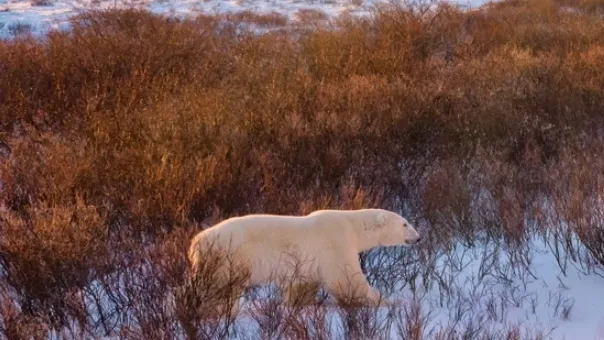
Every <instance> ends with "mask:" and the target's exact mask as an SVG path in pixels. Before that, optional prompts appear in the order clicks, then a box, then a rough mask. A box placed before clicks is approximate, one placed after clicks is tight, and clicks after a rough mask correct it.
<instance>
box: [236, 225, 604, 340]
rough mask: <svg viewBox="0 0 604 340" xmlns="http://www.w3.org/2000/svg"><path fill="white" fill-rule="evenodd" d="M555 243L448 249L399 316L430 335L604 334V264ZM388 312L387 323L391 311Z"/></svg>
mask: <svg viewBox="0 0 604 340" xmlns="http://www.w3.org/2000/svg"><path fill="white" fill-rule="evenodd" d="M555 242H556V241H555V240H554V239H553V237H549V238H548V239H545V240H544V239H537V238H535V239H533V240H530V241H528V242H527V244H526V248H525V251H524V252H520V253H518V252H514V254H515V255H514V257H513V258H512V257H511V256H510V254H509V253H508V252H507V251H506V250H505V249H503V248H496V247H494V246H493V245H491V246H484V245H480V246H474V247H472V248H469V247H465V246H461V245H460V246H458V247H457V248H456V249H454V250H453V251H452V252H448V253H447V254H442V257H440V258H439V259H438V260H437V262H436V263H437V266H436V267H435V268H434V269H433V270H431V271H430V273H426V272H424V273H418V274H419V275H418V276H417V278H416V279H415V280H414V281H415V282H416V287H414V288H411V286H410V285H408V284H406V286H405V287H403V288H402V289H401V290H400V291H399V292H398V293H395V295H394V296H398V297H399V299H397V300H398V301H399V303H401V305H400V306H406V307H405V308H402V309H401V310H403V313H402V315H400V316H402V317H399V318H398V320H406V319H413V316H414V315H415V314H414V313H417V312H418V311H419V315H420V316H421V318H422V319H423V326H424V328H423V336H424V338H426V339H433V338H440V339H451V340H458V339H467V338H468V336H470V338H472V336H471V335H469V334H468V333H471V330H472V329H474V330H475V331H476V330H482V331H483V332H484V331H485V330H487V331H489V332H491V334H493V335H494V336H493V337H491V338H493V339H499V338H501V339H503V338H506V337H505V336H504V335H505V334H506V330H507V331H509V330H510V329H513V328H514V327H517V329H518V330H519V331H520V334H518V337H517V339H538V338H539V336H542V337H541V339H555V340H575V339H576V340H604V308H603V306H602V304H603V303H604V299H603V297H604V275H603V274H604V268H602V267H600V268H599V269H597V270H595V271H592V272H587V271H586V270H585V269H584V268H580V266H579V265H578V264H576V263H575V264H571V263H570V262H568V263H567V264H563V263H562V264H561V262H564V261H560V262H559V260H560V259H565V258H567V256H566V254H564V253H563V252H560V253H558V255H555V254H556V252H555V251H553V250H552V248H555V246H554V245H555ZM561 268H565V269H564V270H563V269H561ZM596 268H597V267H596ZM420 271H421V268H420ZM416 273H417V272H416ZM426 274H428V275H426ZM411 277H413V274H412V275H411ZM424 278H426V280H424ZM423 282H428V283H429V284H428V285H425V284H424V283H423ZM390 298H392V296H391V297H390ZM244 306H245V304H244ZM412 306H419V307H420V309H419V310H414V309H413V308H412ZM249 308H250V306H249V305H247V307H244V309H243V310H244V311H245V312H244V315H246V316H244V317H243V318H242V319H241V321H242V323H243V324H244V325H245V326H243V327H244V328H249V329H251V331H252V332H254V331H256V329H255V327H254V326H255V323H254V322H251V319H248V318H249V317H250V315H255V314H256V315H257V313H259V312H258V309H257V308H254V307H252V308H251V309H249ZM328 309H330V307H328ZM382 312H383V313H382V317H381V318H383V319H382V320H383V321H382V322H383V323H384V324H385V323H387V321H385V320H386V319H388V317H387V316H386V315H387V312H386V310H383V311H382ZM260 313H261V312H260ZM328 314H329V313H328ZM378 319H380V317H378ZM395 319H397V318H395ZM395 322H396V320H395ZM398 326H399V325H397V324H396V323H395V324H392V325H391V326H389V328H390V333H391V334H392V336H391V338H392V339H399V338H402V337H401V336H400V335H399V334H400V333H399V330H400V328H398ZM402 326H403V327H402V328H403V329H404V328H405V325H402ZM330 327H331V329H332V330H331V331H332V332H333V333H332V334H341V329H342V327H343V325H342V320H341V319H340V316H339V315H338V313H337V312H332V313H331V322H330ZM469 330H470V331H469ZM483 332H481V333H480V334H481V335H485V333H483ZM244 333H245V332H244ZM439 335H440V337H439ZM443 335H445V336H444V337H443ZM335 338H339V337H338V336H336V337H335Z"/></svg>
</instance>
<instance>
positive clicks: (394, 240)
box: [376, 210, 421, 246]
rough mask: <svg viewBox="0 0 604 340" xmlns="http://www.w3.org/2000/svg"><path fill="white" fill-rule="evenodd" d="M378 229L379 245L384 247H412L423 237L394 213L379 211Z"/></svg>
mask: <svg viewBox="0 0 604 340" xmlns="http://www.w3.org/2000/svg"><path fill="white" fill-rule="evenodd" d="M376 227H377V228H376V229H377V231H378V234H379V236H378V238H379V243H380V245H382V246H396V245H403V246H411V245H414V244H416V243H418V242H419V241H420V240H421V236H420V235H419V233H418V232H417V230H415V228H414V227H413V226H412V225H411V223H409V222H408V221H407V220H406V219H405V218H404V217H402V216H401V215H399V214H397V213H395V212H392V211H388V210H379V211H378V214H377V226H376Z"/></svg>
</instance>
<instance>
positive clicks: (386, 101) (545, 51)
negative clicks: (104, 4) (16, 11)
mask: <svg viewBox="0 0 604 340" xmlns="http://www.w3.org/2000/svg"><path fill="white" fill-rule="evenodd" d="M430 5H434V6H427V4H421V3H416V4H407V5H397V6H394V5H388V6H384V7H378V8H376V9H375V10H374V12H373V13H372V15H371V16H369V17H362V18H355V17H352V16H348V15H342V16H340V17H338V18H336V19H330V20H327V19H326V17H325V16H323V15H321V13H314V12H303V13H300V14H301V15H300V17H303V18H304V20H301V21H300V22H298V23H292V22H289V21H288V20H285V19H284V18H280V17H279V16H278V15H276V14H272V15H254V14H253V13H242V14H239V15H229V16H208V15H200V16H197V17H196V18H194V19H187V20H184V19H176V18H171V17H161V16H156V15H152V14H150V13H148V12H144V11H140V10H134V9H127V10H106V11H91V12H87V13H82V14H81V15H78V16H76V17H74V18H73V19H72V21H71V30H69V31H67V32H49V33H48V34H47V35H46V36H45V37H44V38H43V39H35V38H32V37H31V36H29V35H28V34H27V32H21V33H20V34H18V35H17V36H16V37H14V38H13V39H10V40H2V41H0V142H2V150H3V152H2V155H1V157H0V167H1V172H0V180H1V183H2V189H1V193H0V195H1V202H2V204H1V205H2V208H1V212H0V336H1V337H2V338H6V339H22V338H35V339H40V338H49V337H56V338H78V339H81V338H91V337H92V338H99V337H103V336H117V337H120V338H126V339H178V338H187V339H223V338H228V337H238V338H241V339H283V338H285V339H340V338H343V339H369V338H372V339H383V338H390V337H394V338H400V339H427V338H433V339H542V338H545V337H546V336H547V334H548V333H547V332H548V330H547V329H544V330H540V329H531V328H530V325H528V326H527V325H520V324H518V325H514V324H511V325H504V326H501V327H500V326H496V325H497V324H498V322H499V321H501V319H502V315H503V313H504V312H505V310H506V309H507V308H510V307H517V306H518V305H519V304H521V303H522V301H521V300H523V299H525V298H524V297H523V296H522V295H520V294H519V293H518V294H517V293H514V292H513V291H512V293H510V294H507V295H505V296H504V295H501V296H499V295H497V294H494V295H491V296H489V295H488V294H489V292H488V290H484V291H479V290H475V294H483V295H484V296H482V297H481V296H478V298H483V300H481V301H487V302H486V303H485V304H484V306H486V309H484V310H480V311H478V310H476V309H475V308H478V307H479V306H478V305H479V304H476V303H474V304H469V305H468V304H467V301H466V302H464V301H465V300H463V299H460V298H458V290H457V287H455V286H454V285H453V283H452V282H454V277H455V275H458V274H459V275H461V274H460V273H462V271H463V268H461V265H460V264H462V263H464V260H463V259H461V257H463V256H461V255H460V252H459V249H462V248H463V249H466V250H468V251H480V252H481V255H480V256H479V258H478V259H477V260H476V262H474V263H473V265H474V266H477V267H479V270H478V273H479V275H477V276H476V277H475V281H473V282H474V284H479V281H480V280H483V279H484V280H486V279H487V278H489V277H490V278H493V277H496V278H497V279H498V280H500V281H501V282H504V281H506V280H507V281H510V280H512V279H516V278H524V277H526V278H527V279H528V278H529V277H531V276H532V275H538V274H539V273H532V272H531V271H530V270H529V269H527V268H528V267H529V264H530V262H531V249H532V247H533V245H534V243H535V242H542V243H543V244H546V245H547V246H548V247H549V249H550V251H551V252H552V253H553V254H554V255H555V256H556V258H557V260H558V263H559V267H560V273H562V274H563V273H564V272H565V271H566V270H568V268H569V266H571V265H574V266H577V267H579V268H581V270H583V271H585V272H588V273H591V274H593V275H602V269H603V268H604V267H603V266H604V225H603V224H602V222H603V221H602V218H603V217H604V204H602V203H603V202H602V200H603V198H604V187H603V186H604V158H602V157H601V155H602V154H603V152H604V129H603V126H604V125H603V123H604V63H602V60H604V20H602V13H603V10H604V3H602V2H601V1H600V0H535V1H521V0H506V1H503V2H500V3H497V4H492V5H489V6H486V7H484V8H482V9H479V10H473V11H462V10H460V9H457V8H455V7H454V6H452V5H450V4H446V3H442V4H430ZM371 207H380V208H386V209H391V210H395V211H398V212H401V214H402V215H403V216H405V217H406V218H407V219H408V220H409V221H410V222H411V223H412V224H414V225H415V226H416V227H417V228H418V229H419V230H420V232H422V233H423V235H422V236H423V239H424V240H423V241H422V243H421V244H420V245H418V246H416V247H412V248H404V249H399V248H392V249H381V250H376V251H371V252H367V253H363V254H361V256H360V260H361V263H362V265H363V268H364V270H365V271H366V273H367V275H368V277H369V278H370V281H371V283H372V284H373V285H374V286H375V287H376V288H377V289H379V290H380V291H381V292H383V293H384V294H386V295H390V296H396V295H397V294H399V296H401V297H402V299H401V302H400V304H396V305H393V306H390V307H388V308H386V310H384V309H377V310H374V309H366V308H365V309H364V308H358V307H355V306H347V305H346V304H342V305H340V306H339V307H330V308H327V307H323V306H321V305H320V304H318V305H317V306H311V307H306V308H300V309H296V308H290V307H285V306H283V305H282V304H280V303H279V301H280V300H279V296H278V294H276V293H273V292H272V291H271V290H268V291H263V290H258V289H255V288H254V289H250V290H247V291H245V294H246V299H247V300H246V301H249V303H250V304H252V305H254V306H255V307H254V308H252V309H251V312H249V314H247V316H246V315H241V316H237V315H236V316H233V317H225V318H222V319H217V318H214V319H212V318H206V317H204V315H203V314H204V313H205V312H207V311H208V310H209V306H211V305H212V304H215V303H217V302H220V301H219V300H220V299H223V298H230V296H231V295H230V294H222V293H224V292H232V291H239V290H240V289H239V287H238V283H239V281H240V277H239V276H241V275H240V274H242V273H241V272H235V273H233V274H236V275H233V280H231V281H230V282H229V284H227V285H223V286H221V287H214V286H212V285H213V281H212V280H211V278H212V275H213V274H212V273H213V271H214V270H215V269H216V268H217V267H218V265H219V261H220V260H219V259H213V258H212V257H208V259H207V261H205V262H204V265H203V266H201V268H200V269H199V273H198V274H199V275H196V276H190V275H189V274H190V273H189V269H188V266H189V264H188V262H187V258H186V251H187V248H188V246H189V242H190V239H191V237H192V236H193V235H194V234H195V233H196V232H198V231H199V230H201V229H202V228H204V227H207V226H209V225H211V224H213V223H216V222H218V221H221V220H223V219H225V218H227V217H230V216H236V215H243V214H248V213H273V214H306V213H309V212H311V211H314V210H317V209H323V208H332V209H352V208H371ZM430 287H432V288H434V289H437V290H438V292H439V293H438V294H439V299H440V300H439V303H440V305H441V306H444V308H446V309H447V310H449V311H454V313H453V314H454V315H455V317H454V318H450V319H448V322H447V323H444V324H443V323H440V324H435V323H433V322H431V321H430V320H432V319H431V318H432V310H431V309H430V308H426V304H425V303H423V299H424V298H425V295H422V294H420V293H419V292H421V291H422V290H425V289H428V288H430ZM435 287H436V288H435ZM403 290H404V293H403V294H400V292H401V291H403ZM258 296H262V299H257V298H256V297H258ZM553 300H556V298H553ZM533 302H534V303H535V304H537V302H536V301H533ZM552 306H553V307H552V308H553V309H554V310H555V313H557V315H560V317H561V318H571V317H572V314H573V312H574V311H573V309H572V308H573V306H572V304H571V303H568V301H566V300H564V299H562V298H561V297H558V298H557V300H556V301H554V303H552ZM535 308H536V307H535ZM485 310H486V311H487V313H486V314H485V313H483V311H485ZM479 316H480V317H479Z"/></svg>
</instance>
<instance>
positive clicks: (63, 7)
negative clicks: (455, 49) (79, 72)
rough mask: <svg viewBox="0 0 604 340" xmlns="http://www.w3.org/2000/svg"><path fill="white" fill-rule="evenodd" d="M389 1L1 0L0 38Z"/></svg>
mask: <svg viewBox="0 0 604 340" xmlns="http://www.w3.org/2000/svg"><path fill="white" fill-rule="evenodd" d="M451 1H452V2H454V3H457V4H459V5H461V6H464V7H468V8H470V7H475V6H479V5H481V4H483V3H485V2H487V0H451ZM383 2H389V0H224V1H221V0H0V38H10V37H12V36H14V35H16V34H19V32H25V31H31V32H32V33H33V34H34V35H40V34H43V33H44V32H46V31H47V30H49V29H66V28H68V25H67V22H66V21H67V19H68V18H69V17H70V16H72V15H74V14H77V13H78V12H81V11H84V10H89V9H105V8H124V7H135V8H145V9H148V10H150V11H151V12H153V13H158V14H167V15H177V16H194V15H196V14H199V13H210V14H211V13H216V14H224V13H233V12H240V11H252V12H255V13H270V12H277V13H280V14H282V15H285V16H286V17H287V18H288V19H290V20H293V21H295V20H296V18H297V17H296V13H298V12H299V11H300V10H308V9H310V10H318V11H321V12H323V13H325V14H326V15H327V16H328V17H333V16H337V15H339V14H341V13H343V12H348V13H351V14H353V15H364V14H367V13H369V11H370V10H371V8H372V6H374V4H379V3H383Z"/></svg>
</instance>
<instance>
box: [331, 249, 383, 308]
mask: <svg viewBox="0 0 604 340" xmlns="http://www.w3.org/2000/svg"><path fill="white" fill-rule="evenodd" d="M322 273H323V280H324V285H325V289H326V290H327V291H328V292H329V294H331V295H332V296H334V297H335V298H336V299H338V300H340V301H343V302H344V303H345V304H352V305H359V304H361V305H364V306H367V307H379V306H381V305H385V304H386V303H385V301H384V300H383V298H382V297H381V294H380V293H378V292H377V291H376V290H375V289H373V287H371V285H370V284H369V282H368V281H367V278H366V277H365V274H363V270H362V269H361V265H360V264H359V261H358V259H357V256H354V257H353V256H348V260H347V261H344V263H341V262H340V263H331V264H325V265H324V266H323V268H322Z"/></svg>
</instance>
